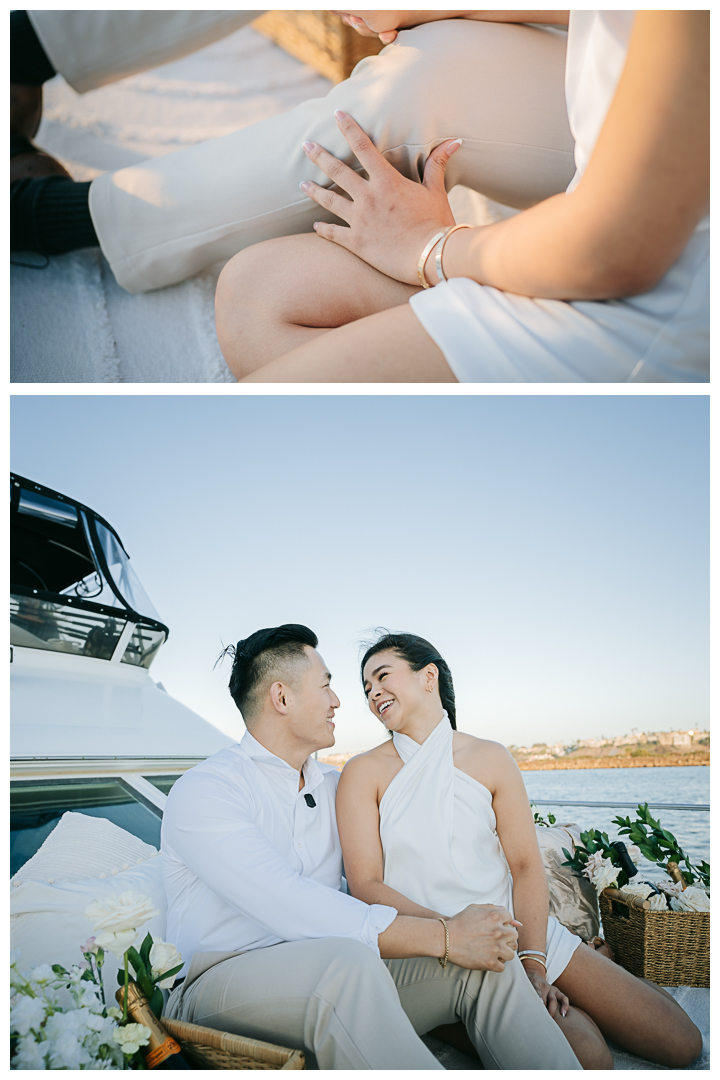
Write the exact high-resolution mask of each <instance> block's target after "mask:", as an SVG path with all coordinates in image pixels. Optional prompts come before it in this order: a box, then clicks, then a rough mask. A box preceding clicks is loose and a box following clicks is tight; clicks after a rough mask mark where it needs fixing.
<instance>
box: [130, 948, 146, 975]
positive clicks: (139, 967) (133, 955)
mask: <svg viewBox="0 0 720 1080" xmlns="http://www.w3.org/2000/svg"><path fill="white" fill-rule="evenodd" d="M127 958H128V961H129V963H131V964H132V966H133V969H134V971H135V974H136V975H137V976H140V975H142V974H143V973H144V972H145V965H144V964H143V962H142V960H141V959H140V953H139V952H138V951H137V949H136V948H135V946H134V945H131V946H130V948H129V949H128V951H127Z"/></svg>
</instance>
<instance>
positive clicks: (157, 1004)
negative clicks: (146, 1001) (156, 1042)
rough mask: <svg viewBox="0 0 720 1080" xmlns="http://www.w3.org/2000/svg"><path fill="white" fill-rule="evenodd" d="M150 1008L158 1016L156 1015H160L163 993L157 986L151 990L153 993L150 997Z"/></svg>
mask: <svg viewBox="0 0 720 1080" xmlns="http://www.w3.org/2000/svg"><path fill="white" fill-rule="evenodd" d="M150 1008H151V1009H152V1011H153V1012H154V1013H155V1015H156V1016H158V1017H159V1016H162V1010H163V995H162V990H159V989H158V988H157V987H156V988H155V990H154V991H153V995H152V997H151V998H150Z"/></svg>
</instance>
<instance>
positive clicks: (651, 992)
mask: <svg viewBox="0 0 720 1080" xmlns="http://www.w3.org/2000/svg"><path fill="white" fill-rule="evenodd" d="M555 985H556V986H557V988H558V989H559V990H561V991H562V992H563V994H567V996H568V998H569V999H570V1004H571V1005H573V1006H575V1007H576V1008H579V1009H582V1010H584V1012H586V1013H587V1014H588V1016H590V1017H591V1018H592V1019H593V1020H594V1021H595V1023H596V1024H597V1026H598V1027H599V1029H600V1031H601V1032H602V1034H603V1035H604V1036H605V1038H607V1039H612V1041H613V1042H616V1043H618V1045H620V1046H622V1047H624V1048H625V1049H626V1050H630V1051H631V1052H632V1053H633V1054H638V1055H639V1056H640V1057H643V1058H645V1059H646V1060H647V1061H653V1062H655V1063H656V1064H658V1065H665V1066H667V1067H668V1068H674V1069H682V1068H684V1067H685V1066H687V1065H689V1064H690V1063H691V1062H693V1061H694V1060H695V1059H696V1058H697V1057H698V1055H699V1054H700V1052H701V1051H702V1035H701V1034H700V1032H699V1030H698V1028H697V1027H696V1026H695V1024H694V1023H693V1022H692V1020H691V1019H690V1017H689V1016H688V1015H687V1013H686V1012H685V1011H684V1009H681V1008H680V1006H679V1005H678V1004H677V1002H676V1001H675V1000H674V999H673V998H672V997H671V996H670V995H669V994H667V993H665V992H664V991H662V989H661V988H660V987H656V986H654V985H653V984H652V983H649V982H646V981H645V980H643V979H636V978H635V976H634V975H631V974H630V973H629V972H628V971H625V969H624V968H622V967H620V965H619V964H614V963H613V962H612V961H611V960H608V959H607V958H606V957H604V956H601V955H600V954H599V953H597V952H595V951H594V950H592V949H583V948H582V947H581V948H579V949H576V950H575V952H574V953H573V956H572V959H571V960H570V963H569V964H568V966H567V967H566V968H565V970H564V971H563V973H562V975H561V976H560V977H559V978H558V979H556V980H555Z"/></svg>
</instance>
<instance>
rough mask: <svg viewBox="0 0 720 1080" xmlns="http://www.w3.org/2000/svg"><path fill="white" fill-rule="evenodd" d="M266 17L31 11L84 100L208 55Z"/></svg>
mask: <svg viewBox="0 0 720 1080" xmlns="http://www.w3.org/2000/svg"><path fill="white" fill-rule="evenodd" d="M258 15H262V11H52V10H46V11H28V17H29V19H30V22H31V23H32V24H33V27H34V29H35V33H36V34H37V36H38V37H39V39H40V43H41V45H42V47H43V48H44V50H45V52H46V53H47V55H48V57H49V58H50V61H51V63H52V64H53V66H54V68H55V70H56V71H58V72H59V73H60V74H61V75H62V76H63V78H64V79H66V80H67V82H69V83H70V85H71V86H72V87H73V89H74V90H77V91H78V93H80V94H82V93H84V92H85V91H86V90H94V89H95V88H96V87H98V86H104V85H105V84H106V83H111V82H115V81H116V80H117V79H123V78H125V76H126V75H132V74H134V73H135V72H136V71H146V70H147V69H148V68H153V67H158V65H160V64H167V63H168V62H169V61H170V60H178V59H179V58H180V57H181V56H187V54H188V53H192V52H195V51H196V50H197V49H202V48H203V47H204V46H205V45H210V44H211V43H212V42H213V41H217V40H218V39H219V38H222V37H225V36H226V35H227V34H231V33H232V32H233V30H237V29H238V28H239V27H241V26H244V25H245V24H246V23H248V22H251V21H252V20H253V19H255V18H257V16H258Z"/></svg>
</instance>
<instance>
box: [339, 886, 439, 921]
mask: <svg viewBox="0 0 720 1080" xmlns="http://www.w3.org/2000/svg"><path fill="white" fill-rule="evenodd" d="M351 890H352V895H353V896H354V897H355V898H356V900H362V901H363V903H365V904H385V905H387V906H388V907H394V908H396V909H397V912H398V915H412V916H414V917H415V918H416V919H437V918H438V916H440V917H443V918H447V916H443V915H442V912H439V911H432V910H431V909H430V908H426V907H422V906H421V905H420V904H416V903H414V902H413V901H412V900H409V899H408V897H407V896H403V894H402V893H399V892H397V891H396V890H395V889H391V888H390V886H389V885H384V884H383V882H382V881H364V882H362V884H360V885H358V884H353V885H352V886H351Z"/></svg>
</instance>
